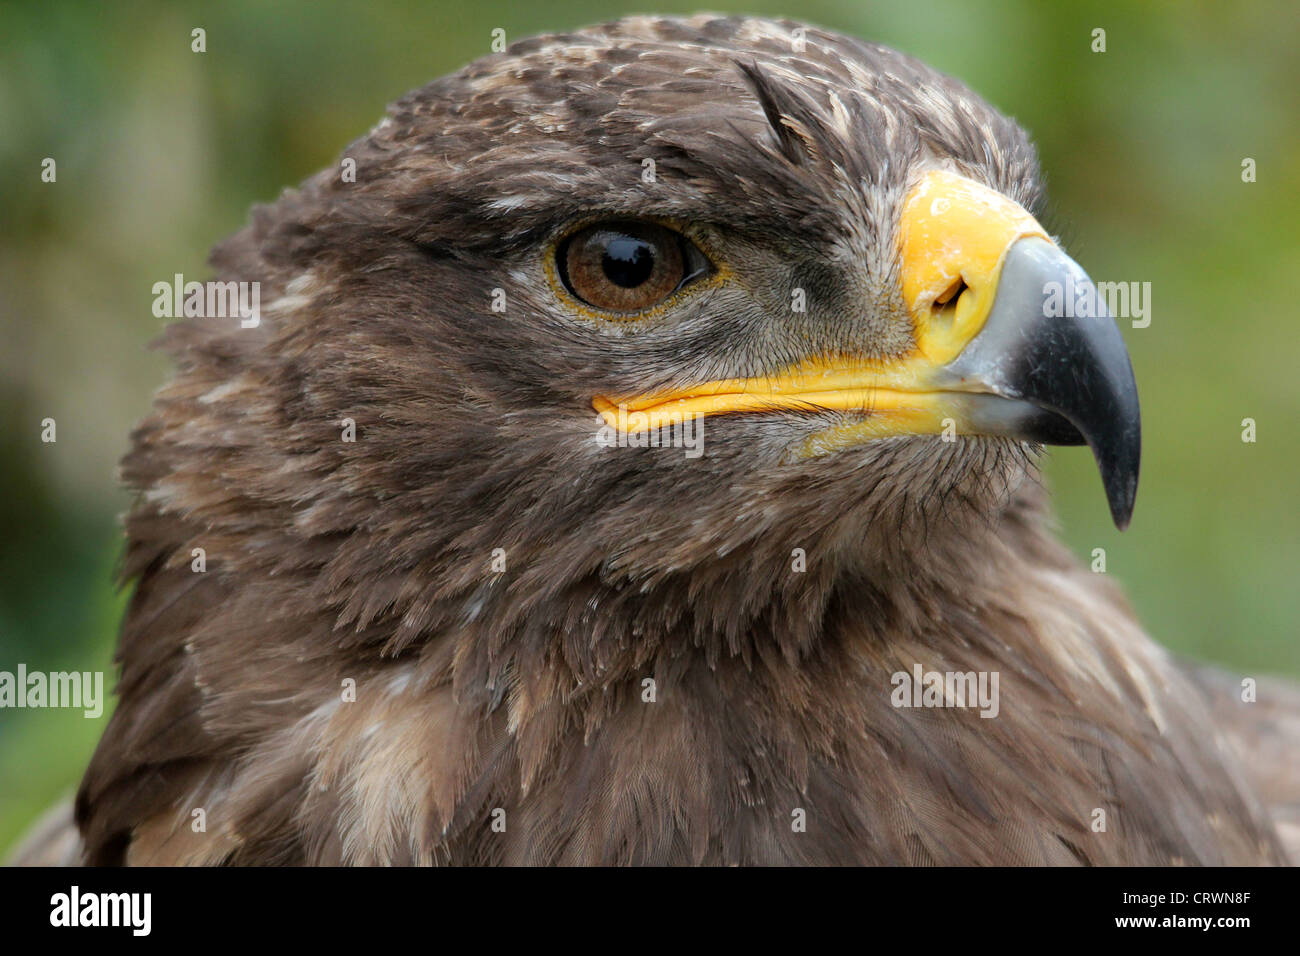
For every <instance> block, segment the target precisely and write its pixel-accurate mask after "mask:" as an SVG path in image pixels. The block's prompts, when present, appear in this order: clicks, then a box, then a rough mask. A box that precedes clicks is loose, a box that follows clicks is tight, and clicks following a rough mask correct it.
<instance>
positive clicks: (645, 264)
mask: <svg viewBox="0 0 1300 956" xmlns="http://www.w3.org/2000/svg"><path fill="white" fill-rule="evenodd" d="M600 264H601V269H602V270H603V271H604V273H605V277H606V278H607V279H609V281H610V282H612V283H614V284H615V285H617V286H621V287H622V288H624V289H635V288H636V287H637V286H639V285H642V284H643V283H644V282H645V281H646V280H647V279H649V278H650V276H651V275H652V274H653V273H654V270H655V254H654V250H653V249H651V248H650V245H649V244H648V243H647V242H645V241H644V240H642V239H636V238H633V237H632V236H616V237H615V238H613V239H610V240H609V242H608V243H607V244H606V246H605V253H604V255H603V256H602V257H601V263H600Z"/></svg>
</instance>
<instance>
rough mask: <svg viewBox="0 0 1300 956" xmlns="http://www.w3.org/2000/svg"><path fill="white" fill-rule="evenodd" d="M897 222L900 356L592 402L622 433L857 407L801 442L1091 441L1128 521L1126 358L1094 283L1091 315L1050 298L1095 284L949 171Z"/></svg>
mask: <svg viewBox="0 0 1300 956" xmlns="http://www.w3.org/2000/svg"><path fill="white" fill-rule="evenodd" d="M901 227H902V228H901V230H900V233H901V238H902V263H903V273H902V279H903V281H902V291H903V298H904V301H905V302H906V304H907V305H908V308H909V311H910V312H911V314H912V321H913V338H914V341H915V348H914V350H913V351H911V352H909V353H908V354H906V355H903V356H896V357H890V358H881V359H866V358H863V357H860V356H853V357H850V356H818V357H815V358H811V359H809V360H807V361H804V362H802V363H800V364H799V365H797V366H794V367H791V368H788V369H784V370H782V371H780V372H778V373H776V374H774V375H767V376H760V377H755V378H746V379H728V380H718V381H712V382H704V383H700V384H697V385H693V386H690V387H687V388H685V389H678V390H674V391H670V392H657V393H652V394H647V395H640V396H634V397H631V398H624V399H622V400H619V401H615V400H613V399H610V398H606V397H602V396H598V397H596V398H594V399H593V401H592V404H593V405H594V406H595V408H596V410H597V411H598V412H600V414H601V415H602V416H603V417H604V418H605V421H606V422H607V423H608V424H609V425H610V426H611V427H613V428H615V429H618V430H620V431H624V432H636V431H645V430H652V429H657V428H660V427H663V426H664V425H665V424H673V423H676V422H680V421H682V420H683V419H684V418H687V417H692V416H700V415H716V414H728V413H740V412H755V411H767V412H770V411H773V410H782V409H784V410H789V411H795V412H804V413H807V412H820V411H823V410H825V409H836V410H843V411H860V412H864V413H865V415H864V416H863V417H862V418H861V420H857V421H853V422H850V423H848V424H844V425H837V426H835V427H833V428H831V429H829V430H827V431H825V432H822V433H820V434H819V435H817V436H815V437H814V438H813V439H810V440H809V442H808V444H807V446H806V447H805V448H804V449H803V451H804V452H805V453H806V454H810V455H815V454H824V453H827V452H832V451H835V450H838V449H840V448H844V447H848V446H851V445H857V444H861V443H862V442H864V441H870V440H873V439H876V438H883V437H888V436H895V435H906V434H911V435H921V434H940V435H944V436H954V437H955V436H956V435H957V434H968V435H990V436H1003V437H1011V438H1019V439H1022V440H1025V441H1034V442H1044V443H1046V444H1052V445H1081V444H1087V445H1088V446H1089V447H1090V448H1091V449H1092V452H1093V455H1094V457H1095V458H1096V461H1097V466H1098V468H1099V469H1100V471H1101V477H1102V483H1103V485H1104V487H1105V490H1106V497H1107V500H1108V502H1109V504H1110V512H1111V516H1112V518H1113V519H1114V521H1115V525H1116V526H1117V527H1118V528H1120V529H1123V528H1125V527H1127V526H1128V523H1129V519H1130V518H1131V517H1132V514H1133V504H1134V500H1135V498H1136V496H1137V481H1138V469H1139V464H1140V459H1141V446H1142V427H1141V415H1140V412H1139V408H1138V395H1137V384H1136V382H1135V381H1134V378H1133V368H1132V365H1131V364H1130V362H1129V358H1128V352H1127V351H1126V350H1125V347H1124V341H1123V339H1122V338H1121V336H1120V333H1119V329H1118V328H1117V327H1116V325H1115V322H1114V320H1113V319H1112V318H1111V317H1110V315H1109V314H1108V313H1107V312H1106V310H1105V308H1104V306H1102V305H1101V304H1100V300H1099V298H1098V297H1097V296H1096V295H1095V294H1094V295H1091V296H1087V297H1085V298H1084V299H1083V301H1088V302H1091V303H1097V307H1096V308H1095V309H1094V310H1092V314H1090V315H1079V314H1078V313H1079V312H1080V311H1084V310H1078V309H1062V308H1059V306H1060V305H1061V304H1062V303H1063V302H1064V300H1065V299H1067V298H1070V297H1072V296H1074V295H1075V294H1076V293H1077V291H1078V290H1081V289H1085V288H1087V287H1088V286H1091V284H1092V283H1091V280H1090V279H1089V278H1088V276H1087V274H1086V273H1085V272H1084V271H1083V269H1082V268H1080V266H1079V265H1078V264H1077V263H1076V262H1075V261H1074V260H1073V259H1071V258H1070V257H1069V256H1067V255H1066V254H1065V253H1064V252H1062V251H1061V249H1060V248H1059V247H1058V246H1057V245H1056V244H1055V243H1054V242H1052V241H1051V239H1049V238H1048V236H1047V234H1046V233H1045V232H1044V231H1043V229H1042V227H1041V226H1040V225H1039V224H1038V223H1037V221H1036V220H1034V218H1033V217H1032V216H1030V215H1029V213H1027V212H1026V211H1025V210H1024V209H1023V208H1021V207H1020V206H1018V205H1016V204H1015V203H1013V202H1012V201H1011V200H1009V199H1007V198H1006V197H1004V196H1002V195H1001V194H999V193H996V192H994V191H992V190H990V189H988V188H986V187H984V186H982V185H980V184H978V183H976V182H974V181H973V180H970V179H968V178H966V177H964V176H959V175H957V174H955V173H950V172H946V171H935V172H931V173H929V174H927V175H926V176H925V177H924V178H923V179H922V180H921V181H920V182H919V183H918V184H917V185H916V186H915V187H914V188H913V189H912V191H911V192H910V193H909V195H908V198H907V200H906V201H905V203H904V212H903V219H902V223H901ZM1092 291H1094V292H1095V290H1092Z"/></svg>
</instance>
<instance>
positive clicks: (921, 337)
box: [900, 170, 1048, 365]
mask: <svg viewBox="0 0 1300 956" xmlns="http://www.w3.org/2000/svg"><path fill="white" fill-rule="evenodd" d="M900 232H901V237H902V252H903V301H904V302H905V303H906V304H907V307H908V309H909V310H911V313H912V316H913V318H914V322H915V326H914V328H915V334H916V345H917V348H918V349H919V350H920V352H921V354H922V355H924V356H925V357H926V358H927V359H929V360H930V361H931V362H933V363H934V364H935V365H943V364H945V363H947V362H950V361H952V360H953V359H954V358H956V357H957V355H958V354H959V353H960V352H961V350H962V349H963V348H965V347H966V345H967V343H968V342H970V340H971V339H973V338H975V336H976V335H978V334H979V331H980V329H981V328H983V327H984V320H985V319H987V318H988V314H989V310H990V309H992V308H993V298H994V296H995V295H996V293H997V281H998V275H999V274H1000V273H1001V271H1002V260H1003V259H1004V258H1006V254H1007V250H1008V249H1009V248H1010V247H1011V245H1012V243H1014V242H1015V241H1016V240H1017V239H1021V238H1024V237H1025V236H1042V237H1043V238H1044V239H1046V238H1048V236H1047V233H1046V232H1045V231H1044V230H1043V227H1042V226H1040V225H1039V224H1038V220H1036V219H1035V218H1034V217H1033V216H1031V215H1029V213H1028V212H1026V211H1025V210H1024V208H1023V207H1021V206H1019V205H1017V204H1016V203H1014V202H1012V201H1011V200H1010V199H1008V198H1007V197H1006V196H1003V195H1002V194H1001V193H997V192H994V191H993V190H992V189H989V188H988V187H987V186H982V185H980V184H979V183H977V182H975V181H974V180H972V179H967V178H966V177H965V176H960V175H958V174H957V173H952V172H948V171H947V170H934V171H932V172H930V173H927V174H926V175H925V177H924V178H923V179H922V180H921V181H920V182H919V183H918V184H917V185H916V186H915V187H913V189H912V191H911V192H910V193H909V194H908V196H907V199H906V201H905V202H904V204H903V218H902V223H901V230H900ZM959 282H964V283H965V285H966V290H965V291H964V292H962V293H961V295H960V297H959V298H958V299H957V301H956V303H952V302H948V303H946V304H944V303H941V302H939V300H940V299H941V298H942V297H943V296H944V295H945V294H946V293H948V292H949V291H950V290H952V289H953V287H954V286H955V285H957V284H958V283H959Z"/></svg>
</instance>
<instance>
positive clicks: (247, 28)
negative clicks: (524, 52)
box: [0, 0, 1300, 848]
mask: <svg viewBox="0 0 1300 956" xmlns="http://www.w3.org/2000/svg"><path fill="white" fill-rule="evenodd" d="M696 9H697V8H696V7H694V6H693V5H691V4H685V3H678V2H670V0H659V2H655V3H652V4H650V3H647V2H646V0H637V2H633V3H624V2H621V0H580V2H573V0H559V2H551V3H546V4H540V3H538V4H524V3H522V2H517V3H499V2H489V0H480V2H477V3H473V4H466V3H361V2H357V3H338V2H320V0H294V2H282V3H277V4H274V5H264V4H259V3H253V2H230V3H221V4H217V3H206V4H200V3H184V2H182V3H175V4H168V5H151V4H144V3H133V2H116V3H113V4H94V3H87V2H71V3H67V2H57V0H40V2H35V3H31V4H26V5H24V4H14V3H8V4H5V5H3V6H0V196H2V197H3V198H2V199H0V219H2V220H3V223H2V224H3V227H4V228H3V229H0V416H2V417H0V670H9V671H13V670H14V669H15V668H16V666H17V663H18V662H20V661H21V662H25V663H26V664H27V666H28V668H29V669H30V670H44V671H49V670H64V669H78V670H85V669H105V670H111V664H110V658H111V654H112V646H113V642H114V635H115V631H116V625H117V619H118V616H119V614H120V613H121V609H122V605H123V596H122V595H121V594H119V593H117V591H116V589H115V588H114V586H113V583H112V571H113V567H114V564H115V562H116V560H117V555H118V551H119V548H120V546H121V534H120V530H119V525H118V515H119V513H120V512H121V511H122V510H123V509H124V507H125V506H126V504H127V500H126V496H125V495H124V494H123V493H122V492H121V491H119V490H118V489H117V487H116V484H115V469H116V460H117V458H118V457H119V456H120V454H121V453H122V452H123V450H124V449H125V447H126V437H127V433H128V430H129V428H130V427H131V424H132V423H133V422H134V421H135V420H136V419H138V418H139V417H141V416H142V415H143V414H144V412H145V411H146V409H147V407H148V402H149V396H150V393H151V392H152V391H153V389H154V388H155V387H156V385H158V384H159V383H160V382H161V381H162V379H163V376H164V375H165V372H166V369H165V367H164V364H163V362H162V361H161V359H160V358H159V357H158V356H156V355H154V354H152V353H150V352H147V351H146V349H145V346H146V343H147V342H149V341H150V340H151V339H152V338H153V337H154V336H155V334H156V333H157V332H158V330H159V328H160V327H161V323H162V320H159V319H155V318H154V317H153V315H152V314H151V311H150V307H151V304H152V301H153V296H152V293H151V291H150V287H151V286H152V284H153V283H154V282H157V281H160V280H170V278H171V276H172V275H173V274H174V273H177V272H180V273H184V274H185V276H186V277H187V278H190V277H198V276H200V275H202V274H204V272H205V258H206V254H207V250H208V248H209V247H210V246H211V244H212V243H213V242H215V241H216V240H217V239H219V238H221V237H223V236H225V235H227V234H229V233H230V232H232V231H234V230H235V229H237V228H238V227H239V226H240V225H241V224H242V223H243V222H244V220H245V216H246V213H247V209H248V206H249V204H250V203H252V202H254V201H266V200H269V199H273V198H274V197H275V196H276V195H277V194H278V193H279V191H280V190H281V189H282V188H283V187H285V186H288V185H292V184H295V183H297V182H298V181H299V180H301V179H303V178H304V177H306V176H307V175H309V174H311V173H313V172H314V171H316V170H317V169H318V168H320V167H322V166H324V165H326V164H329V163H332V162H334V161H335V158H336V156H337V155H338V153H339V152H340V150H341V149H342V148H343V146H344V145H345V144H347V143H348V142H349V141H350V140H352V139H353V138H354V137H356V136H358V135H359V134H361V133H362V132H364V131H365V130H367V129H368V128H369V127H370V126H371V125H373V124H374V123H375V122H376V121H377V120H378V119H379V118H380V116H381V115H382V112H383V108H384V106H385V104H387V103H388V102H389V101H391V100H393V99H394V98H396V97H397V96H399V95H401V94H402V93H404V92H406V91H407V90H408V89H410V88H412V87H416V86H419V85H421V84H423V83H425V82H427V81H429V80H431V79H433V78H434V77H437V76H439V75H441V74H443V73H445V72H448V71H451V70H453V69H456V68H457V67H459V66H461V65H462V64H464V63H466V62H468V61H470V60H472V59H474V58H476V57H478V56H480V55H483V54H485V53H487V52H488V50H489V43H490V33H491V30H492V29H493V28H497V27H500V28H503V29H504V30H505V31H506V33H507V37H508V39H510V40H511V41H513V40H516V39H520V38H522V37H525V36H527V35H529V34H533V33H538V32H546V31H551V30H559V29H567V28H572V27H577V26H581V25H584V24H587V23H592V22H597V21H601V20H606V19H611V18H613V17H616V16H619V15H621V14H625V13H635V12H695V10H696ZM706 9H712V10H723V11H729V10H735V11H743V12H751V13H768V14H777V15H794V16H798V17H799V18H800V19H804V20H808V21H810V22H813V23H817V24H820V25H823V26H827V27H831V28H834V29H838V30H841V31H844V32H847V33H852V34H855V35H858V36H861V37H864V38H867V39H872V40H877V41H880V42H882V43H885V44H889V45H891V46H895V47H898V48H900V49H902V50H905V51H907V52H909V53H912V54H915V55H916V56H919V57H920V58H921V59H923V60H925V61H926V62H928V63H930V64H932V65H933V66H935V67H938V68H939V69H942V70H944V71H946V72H949V73H951V74H953V75H955V76H957V77H959V78H961V79H963V80H964V81H966V82H967V83H969V84H970V85H971V86H972V87H973V88H974V89H976V90H977V91H978V92H980V93H981V94H983V95H984V96H985V97H986V98H987V99H989V100H990V101H991V102H992V103H994V104H995V105H996V106H998V107H999V108H1000V109H1002V110H1003V111H1004V112H1007V113H1009V114H1011V115H1012V116H1015V117H1016V118H1017V119H1019V120H1020V122H1021V123H1022V124H1023V125H1024V126H1025V127H1026V128H1027V129H1029V130H1030V132H1031V134H1032V135H1033V136H1034V138H1035V139H1036V140H1037V142H1038V145H1039V148H1040V151H1041V155H1042V161H1043V166H1044V168H1045V170H1046V171H1047V175H1048V178H1049V182H1050V186H1051V189H1052V194H1053V213H1052V214H1051V215H1050V216H1048V217H1047V220H1048V221H1047V225H1048V228H1049V229H1052V230H1055V231H1057V232H1060V233H1061V234H1062V235H1063V237H1064V240H1065V241H1066V243H1067V246H1068V248H1069V249H1070V251H1071V252H1072V254H1073V255H1074V256H1075V257H1076V258H1077V259H1079V260H1080V261H1081V262H1082V263H1083V264H1084V266H1085V267H1086V268H1087V269H1088V270H1089V272H1090V273H1091V274H1092V275H1093V277H1094V278H1096V279H1098V280H1099V281H1100V280H1109V281H1121V280H1123V281H1140V282H1150V283H1151V284H1152V290H1153V292H1152V298H1153V308H1152V322H1151V325H1150V327H1149V328H1146V329H1132V328H1130V327H1129V326H1128V323H1127V322H1124V323H1121V326H1122V328H1123V330H1124V335H1125V338H1126V339H1127V341H1128V343H1129V347H1130V349H1131V351H1132V355H1133V363H1134V366H1135V367H1136V370H1137V376H1138V382H1139V384H1140V387H1141V390H1142V402H1143V411H1144V413H1145V414H1144V417H1145V432H1146V448H1145V453H1144V461H1143V474H1142V489H1141V493H1140V495H1139V497H1138V507H1137V514H1136V517H1135V519H1134V522H1133V525H1132V528H1131V529H1130V530H1129V531H1128V532H1127V533H1126V534H1123V535H1121V534H1118V533H1117V532H1116V531H1115V530H1114V529H1113V528H1112V527H1111V524H1110V520H1109V518H1108V516H1107V512H1106V504H1105V499H1104V496H1103V494H1102V490H1101V485H1100V482H1099V480H1098V478H1097V474H1096V470H1095V468H1094V466H1093V464H1092V461H1091V458H1090V456H1089V455H1088V453H1087V451H1086V450H1083V449H1061V450H1056V451H1054V452H1053V453H1052V455H1051V461H1050V464H1049V467H1048V476H1049V480H1050V482H1051V483H1052V484H1053V485H1054V487H1055V489H1056V497H1057V501H1058V505H1059V511H1060V515H1061V521H1062V525H1063V529H1064V534H1065V536H1066V538H1067V540H1068V541H1069V543H1070V545H1071V546H1072V547H1073V548H1074V549H1075V550H1076V551H1077V552H1078V553H1079V554H1080V555H1081V556H1083V557H1085V558H1087V557H1088V556H1089V555H1090V553H1091V551H1092V549H1093V548H1095V547H1102V548H1105V549H1106V551H1107V556H1108V557H1107V560H1108V571H1109V573H1110V574H1112V575H1113V576H1115V577H1116V578H1118V579H1119V580H1120V581H1121V582H1122V583H1123V584H1124V586H1125V587H1126V589H1127V591H1128V593H1129V595H1130V596H1131V598H1132V601H1133V603H1134V604H1135V606H1136V607H1137V609H1138V611H1139V613H1140V614H1141V616H1142V619H1143V620H1144V621H1145V622H1146V624H1147V626H1148V627H1149V629H1150V630H1151V632H1152V633H1153V634H1154V635H1155V636H1156V637H1157V639H1159V640H1160V641H1162V642H1163V643H1165V644H1166V645H1168V646H1169V647H1171V648H1174V649H1176V650H1177V651H1180V652H1183V653H1185V654H1189V655H1194V656H1197V657H1200V658H1203V659H1206V660H1210V661H1216V662H1219V663H1222V664H1224V665H1228V666H1230V667H1233V668H1235V669H1238V670H1240V671H1242V672H1245V673H1249V674H1256V673H1264V672H1277V673H1284V674H1292V675H1300V643H1298V642H1297V641H1296V624H1297V621H1298V620H1300V587H1298V586H1297V582H1296V570H1297V566H1300V562H1298V561H1297V557H1298V556H1300V534H1298V533H1297V532H1298V531H1300V509H1298V508H1297V507H1296V488H1297V478H1296V476H1297V471H1300V452H1298V451H1297V446H1296V440H1295V428H1296V424H1297V406H1298V405H1300V401H1298V400H1297V399H1298V397H1300V386H1298V385H1297V375H1296V358H1297V354H1296V352H1297V350H1296V346H1297V343H1298V341H1300V333H1298V332H1297V321H1298V319H1300V316H1297V309H1296V302H1297V298H1296V295H1295V282H1296V280H1297V277H1298V276H1300V268H1298V267H1300V240H1298V239H1297V223H1298V222H1300V148H1298V147H1300V142H1298V137H1297V131H1298V130H1300V122H1298V118H1300V69H1298V68H1297V63H1300V59H1298V58H1297V55H1296V52H1295V50H1296V47H1297V39H1300V36H1298V32H1300V31H1297V20H1298V17H1297V13H1296V8H1295V4H1294V0H1278V2H1277V3H1272V4H1270V3H1251V4H1241V5H1234V4H1229V3H1222V4H1210V3H1173V2H1168V3H1161V2H1141V3H1133V4H1132V5H1116V4H1105V5H1100V4H1099V5H1096V6H1093V5H1089V4H1086V3H1085V4H1071V5H1069V6H1068V7H1067V6H1066V5H1063V4H1061V5H1058V4H1045V3H1041V2H1037V0H1000V2H960V3H958V2H952V3H943V2H936V0H907V2H902V3H884V2H871V3H863V2H840V3H835V2H808V0H800V2H799V3H797V4H795V3H793V2H784V3H783V2H763V0H750V2H748V3H745V4H744V5H743V6H740V5H737V6H734V7H733V5H732V4H730V3H726V2H714V3H712V4H710V5H709V6H708V7H706ZM195 27H203V28H205V29H206V30H207V52H206V53H204V54H195V53H192V52H191V51H190V31H191V30H192V29H193V28H195ZM1097 27H1101V28H1104V29H1105V30H1106V42H1107V51H1106V52H1105V53H1101V54H1098V53H1093V52H1091V49H1090V47H1091V42H1092V37H1091V32H1092V30H1093V29H1094V28H1097ZM47 156H48V157H54V158H55V159H56V161H57V163H58V167H57V168H58V180H57V182H56V183H54V184H46V183H42V182H41V181H40V168H41V161H42V159H43V158H45V157H47ZM1245 157H1251V158H1253V159H1255V160H1256V161H1257V164H1258V182H1256V183H1253V184H1246V183H1243V182H1242V178H1241V163H1242V160H1243V158H1245ZM46 417H52V418H55V419H56V420H57V422H58V441H57V443H56V444H43V443H42V442H41V441H40V422H41V419H43V418H46ZM1247 417H1249V418H1253V419H1255V420H1256V422H1257V427H1258V441H1257V442H1256V443H1254V444H1245V443H1243V442H1242V440H1241V431H1242V427H1241V421H1242V419H1243V418H1247ZM1288 429H1291V430H1290V431H1288ZM110 680H111V678H110ZM105 716H107V714H106V715H105ZM102 727H103V719H101V720H87V719H84V718H83V717H82V716H81V714H80V712H79V711H68V710H37V711H33V710H22V711H18V710H0V848H4V847H6V846H8V845H10V844H11V843H12V842H13V840H14V839H16V837H17V836H18V834H19V832H20V831H21V830H22V829H23V828H24V827H26V826H27V825H29V824H30V822H31V821H32V819H33V818H34V817H35V816H37V815H38V814H39V813H40V812H41V810H42V809H43V808H44V807H46V806H47V805H48V804H49V803H50V802H51V801H54V800H56V799H57V798H58V797H59V796H60V795H62V794H64V793H66V792H68V791H69V790H70V789H71V788H73V787H74V786H75V784H76V781H77V779H78V776H79V773H80V771H81V769H82V767H83V766H84V763H85V761H86V759H87V758H88V756H89V754H90V751H91V750H92V748H93V746H94V743H95V740H96V738H97V736H98V734H99V733H100V731H101V729H102Z"/></svg>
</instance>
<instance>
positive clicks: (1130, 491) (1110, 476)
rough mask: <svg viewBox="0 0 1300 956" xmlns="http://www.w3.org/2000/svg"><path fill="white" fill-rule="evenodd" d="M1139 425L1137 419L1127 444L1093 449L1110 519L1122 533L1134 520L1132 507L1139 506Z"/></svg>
mask: <svg viewBox="0 0 1300 956" xmlns="http://www.w3.org/2000/svg"><path fill="white" fill-rule="evenodd" d="M1137 421H1138V420H1137V419H1136V416H1135V420H1134V425H1133V426H1132V433H1131V434H1130V435H1127V436H1125V438H1126V440H1125V441H1122V442H1120V443H1118V445H1117V446H1116V447H1106V446H1105V445H1102V446H1100V447H1096V446H1095V447H1094V448H1093V455H1094V456H1095V457H1096V459H1097V467H1098V469H1099V470H1100V471H1101V477H1102V484H1103V485H1105V488H1106V502H1107V504H1109V505H1110V516H1111V518H1112V519H1114V521H1115V527H1116V528H1118V529H1119V530H1120V531H1123V530H1125V529H1126V528H1128V526H1129V522H1130V521H1131V520H1132V519H1133V506H1134V504H1135V503H1136V502H1137V489H1138V472H1139V470H1140V466H1141V459H1142V438H1141V432H1140V431H1139V429H1140V426H1139V425H1138V424H1136V422H1137Z"/></svg>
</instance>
